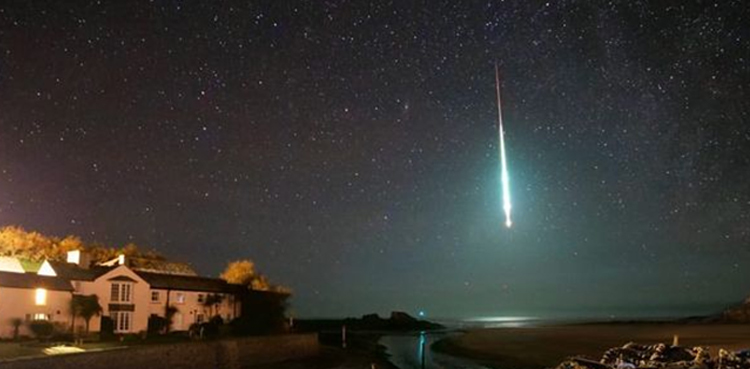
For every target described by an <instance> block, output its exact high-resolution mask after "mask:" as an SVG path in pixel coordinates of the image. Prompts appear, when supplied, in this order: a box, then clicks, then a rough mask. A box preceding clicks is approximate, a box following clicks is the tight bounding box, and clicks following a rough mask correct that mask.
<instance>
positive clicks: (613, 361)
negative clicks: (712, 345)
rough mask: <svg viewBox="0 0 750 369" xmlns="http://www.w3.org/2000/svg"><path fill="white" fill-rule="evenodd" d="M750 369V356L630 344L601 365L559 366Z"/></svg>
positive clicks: (571, 368) (571, 362) (568, 366)
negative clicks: (713, 354)
mask: <svg viewBox="0 0 750 369" xmlns="http://www.w3.org/2000/svg"><path fill="white" fill-rule="evenodd" d="M636 368H637V369H640V368H644V369H646V368H648V369H750V352H739V353H735V352H729V351H726V350H719V355H718V356H717V357H713V358H712V357H711V355H710V353H709V351H708V349H706V348H704V347H693V348H686V347H681V346H670V345H665V344H663V343H660V344H657V345H639V344H637V343H632V342H631V343H628V344H626V345H624V346H622V347H614V348H611V349H609V350H607V351H606V352H604V355H602V358H601V359H600V360H599V361H595V360H590V359H586V358H580V357H573V358H570V359H567V360H565V361H564V362H562V363H560V365H558V366H557V369H636Z"/></svg>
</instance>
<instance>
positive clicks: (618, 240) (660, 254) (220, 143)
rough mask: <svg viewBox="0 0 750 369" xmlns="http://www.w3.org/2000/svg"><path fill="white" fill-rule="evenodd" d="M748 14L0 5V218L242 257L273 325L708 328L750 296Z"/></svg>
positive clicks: (508, 7)
mask: <svg viewBox="0 0 750 369" xmlns="http://www.w3.org/2000/svg"><path fill="white" fill-rule="evenodd" d="M670 4H671V5H670ZM749 9H750V8H748V7H747V5H746V4H743V2H742V1H724V0H722V1H679V2H657V1H654V2H645V1H628V2H619V3H618V2H604V1H596V2H588V1H570V0H567V1H556V2H553V1H551V2H539V1H520V0H519V1H484V2H481V1H466V2H457V1H430V2H426V1H425V2H423V1H385V0H384V1H364V0H363V1H335V0H330V1H306V2H301V1H254V2H221V3H215V2H197V1H195V2H186V1H176V0H172V1H166V0H165V1H151V2H146V1H125V2H86V1H77V2H61V1H47V2H44V1H41V2H26V1H18V2H3V3H2V4H0V224H3V225H6V224H16V225H21V226H23V227H25V228H27V229H32V230H37V231H40V232H43V233H48V234H52V235H66V234H76V235H80V236H81V237H82V238H83V239H84V240H87V241H101V242H106V243H112V244H124V243H127V242H135V243H137V244H141V245H147V246H150V247H153V248H155V249H157V250H160V251H162V252H163V253H165V254H166V255H168V256H169V257H171V258H172V259H175V260H179V261H187V262H191V263H192V264H193V265H194V266H195V267H196V268H197V269H198V270H199V271H200V272H202V273H204V274H207V275H218V273H219V272H220V271H221V270H222V269H223V267H224V265H225V264H226V262H227V261H228V260H231V259H238V258H252V259H253V260H255V261H256V263H257V265H258V268H259V269H260V270H261V271H262V272H263V273H265V274H267V275H269V277H270V278H271V279H272V280H273V281H276V282H279V283H282V284H285V285H287V286H289V287H291V288H292V289H293V290H294V291H295V295H294V297H293V300H292V311H293V313H294V314H296V315H297V316H309V317H333V316H343V315H358V314H363V313H368V312H381V313H384V312H387V311H390V310H393V309H400V310H405V311H409V312H416V311H418V310H425V311H426V312H427V314H428V315H429V316H442V317H469V316H498V315H523V316H553V315H565V314H584V313H582V312H585V314H602V315H615V314H628V312H630V313H633V314H636V313H637V314H655V312H665V311H667V312H670V313H674V312H682V311H690V312H693V311H709V310H710V309H713V308H716V307H717V306H722V304H726V303H730V302H733V301H739V300H741V299H743V298H744V297H745V296H746V295H748V294H750V185H748V181H749V180H750V121H749V120H748V114H749V113H748V110H749V109H750V103H749V102H748V101H750V67H748V63H749V62H750V26H749V24H750V14H749V13H750V10H749ZM495 62H497V64H498V66H499V69H500V73H501V80H502V83H501V88H502V94H503V104H504V106H503V109H504V121H505V130H506V142H507V150H508V165H509V170H510V177H511V186H512V187H511V192H512V196H513V206H514V208H513V211H514V226H513V228H511V229H506V228H504V227H503V225H502V224H503V221H504V219H503V213H502V205H501V192H500V188H499V182H500V181H499V174H500V173H499V158H498V153H497V152H498V142H497V116H496V114H497V110H496V106H495V96H494V93H495V91H494V64H495Z"/></svg>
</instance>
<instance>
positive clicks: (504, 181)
mask: <svg viewBox="0 0 750 369" xmlns="http://www.w3.org/2000/svg"><path fill="white" fill-rule="evenodd" d="M495 89H496V90H497V122H498V126H497V129H498V132H499V133H498V135H499V138H500V165H501V173H500V182H501V185H502V186H503V211H505V226H506V227H508V228H510V226H511V225H513V222H512V221H511V220H510V209H511V205H510V181H509V180H508V161H507V159H506V158H505V132H503V131H504V129H503V112H502V109H501V108H500V72H499V71H498V69H497V64H495Z"/></svg>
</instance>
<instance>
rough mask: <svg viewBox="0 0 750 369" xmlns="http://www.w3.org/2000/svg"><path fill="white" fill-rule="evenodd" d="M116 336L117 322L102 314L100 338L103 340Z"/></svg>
mask: <svg viewBox="0 0 750 369" xmlns="http://www.w3.org/2000/svg"><path fill="white" fill-rule="evenodd" d="M114 337H115V322H114V321H113V320H112V318H110V317H108V316H102V320H101V328H100V330H99V338H100V339H102V340H111V339H114Z"/></svg>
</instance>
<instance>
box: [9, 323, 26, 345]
mask: <svg viewBox="0 0 750 369" xmlns="http://www.w3.org/2000/svg"><path fill="white" fill-rule="evenodd" d="M22 324H23V319H21V318H10V325H12V326H13V340H14V341H15V340H17V339H18V331H19V330H20V329H21V325H22Z"/></svg>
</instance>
